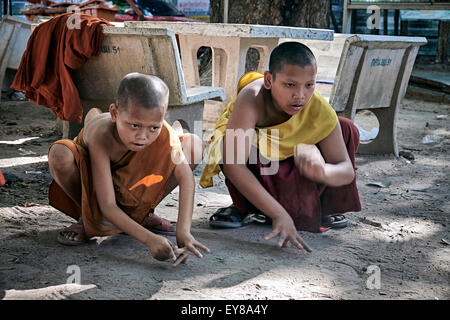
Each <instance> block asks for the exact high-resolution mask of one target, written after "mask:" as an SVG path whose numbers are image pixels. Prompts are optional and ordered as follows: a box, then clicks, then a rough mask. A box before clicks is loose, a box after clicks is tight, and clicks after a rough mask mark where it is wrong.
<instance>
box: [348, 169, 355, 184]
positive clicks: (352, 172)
mask: <svg viewBox="0 0 450 320" xmlns="http://www.w3.org/2000/svg"><path fill="white" fill-rule="evenodd" d="M355 177H356V174H355V170H354V169H353V166H350V167H349V168H348V172H347V179H346V184H350V183H352V182H353V180H355Z"/></svg>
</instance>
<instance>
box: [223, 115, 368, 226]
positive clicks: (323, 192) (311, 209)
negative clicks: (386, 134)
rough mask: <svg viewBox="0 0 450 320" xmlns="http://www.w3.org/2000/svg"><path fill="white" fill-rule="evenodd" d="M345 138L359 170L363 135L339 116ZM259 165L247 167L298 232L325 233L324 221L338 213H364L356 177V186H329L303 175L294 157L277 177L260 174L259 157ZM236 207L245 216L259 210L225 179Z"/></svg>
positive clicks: (258, 163) (351, 158) (352, 158)
mask: <svg viewBox="0 0 450 320" xmlns="http://www.w3.org/2000/svg"><path fill="white" fill-rule="evenodd" d="M339 122H340V125H341V129H342V135H343V137H344V142H345V144H346V147H347V152H348V155H349V156H350V160H351V161H352V165H353V168H355V153H356V150H357V149H358V146H359V132H358V129H357V128H356V126H355V125H354V124H353V123H352V122H351V121H350V120H349V119H346V118H343V117H339ZM256 158H257V163H256V164H247V167H248V168H249V169H250V171H251V172H252V173H253V174H254V175H255V176H256V177H257V178H258V180H259V181H260V182H261V184H262V185H263V187H264V188H265V189H266V190H267V191H268V192H269V193H270V194H271V195H272V196H273V197H274V198H275V199H276V200H277V201H278V202H279V203H280V204H281V205H282V206H283V207H284V208H285V209H286V211H287V212H288V213H289V215H290V216H291V217H292V219H293V220H294V224H295V227H296V228H297V230H304V231H310V232H322V231H325V230H328V229H324V228H321V219H322V217H323V216H327V215H330V214H334V213H345V212H350V211H361V203H360V200H359V194H358V188H357V185H356V177H355V179H354V180H353V182H352V183H350V184H349V185H346V186H342V187H327V186H324V185H322V184H318V183H316V182H313V181H311V180H309V179H308V178H306V177H304V176H302V175H300V173H299V171H298V169H297V167H296V165H295V163H294V157H290V158H288V159H286V160H283V161H280V162H279V170H278V172H277V173H276V174H274V175H264V176H262V175H261V174H260V172H261V171H260V170H261V168H262V167H265V166H270V164H267V165H263V164H261V162H260V159H259V157H256ZM225 184H226V186H227V188H228V191H229V193H230V196H231V198H232V200H233V204H234V205H235V206H236V208H237V209H238V210H239V212H240V213H241V214H242V215H245V214H246V213H248V212H258V211H259V210H257V209H256V208H255V207H254V206H253V205H252V204H251V203H250V202H249V201H248V200H247V199H246V198H245V197H244V196H243V195H242V194H241V193H240V192H239V191H238V190H237V188H236V187H235V186H234V185H233V184H232V183H231V181H230V180H228V179H225Z"/></svg>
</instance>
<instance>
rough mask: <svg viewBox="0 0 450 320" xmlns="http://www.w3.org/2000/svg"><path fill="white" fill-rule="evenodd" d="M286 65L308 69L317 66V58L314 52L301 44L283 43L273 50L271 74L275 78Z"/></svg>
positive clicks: (270, 61) (270, 63) (270, 65)
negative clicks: (307, 67)
mask: <svg viewBox="0 0 450 320" xmlns="http://www.w3.org/2000/svg"><path fill="white" fill-rule="evenodd" d="M286 64H291V65H295V66H299V67H302V68H304V67H306V66H310V65H315V64H316V58H315V57H314V54H313V53H312V51H311V50H310V49H309V48H308V47H307V46H305V45H304V44H301V43H299V42H283V43H281V44H279V45H278V46H277V47H276V48H275V49H273V51H272V53H271V54H270V60H269V72H270V73H271V74H272V76H273V77H274V78H275V74H276V73H277V72H279V71H281V70H282V69H283V68H284V66H285V65H286Z"/></svg>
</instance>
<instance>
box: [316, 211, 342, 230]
mask: <svg viewBox="0 0 450 320" xmlns="http://www.w3.org/2000/svg"><path fill="white" fill-rule="evenodd" d="M329 218H334V221H333V222H329V221H328V219H329ZM337 218H341V219H340V220H337ZM347 224H348V220H347V219H346V218H345V216H344V215H343V214H331V215H329V216H325V217H322V227H326V228H331V229H337V228H345V227H346V226H347Z"/></svg>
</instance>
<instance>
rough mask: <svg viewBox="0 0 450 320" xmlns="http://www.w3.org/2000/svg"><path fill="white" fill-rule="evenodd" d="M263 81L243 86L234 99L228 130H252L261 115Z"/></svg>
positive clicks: (258, 80) (259, 80)
mask: <svg viewBox="0 0 450 320" xmlns="http://www.w3.org/2000/svg"><path fill="white" fill-rule="evenodd" d="M262 88H263V79H257V80H255V81H253V82H251V83H250V84H248V85H247V86H245V87H244V88H243V89H242V90H241V91H240V92H239V94H238V96H237V97H236V100H235V102H234V106H233V112H232V113H231V117H230V121H229V126H228V128H230V127H232V128H246V129H247V128H254V127H255V126H256V123H257V122H258V119H259V117H260V115H261V110H262V108H263V102H264V100H263V97H262V94H261V90H262Z"/></svg>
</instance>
